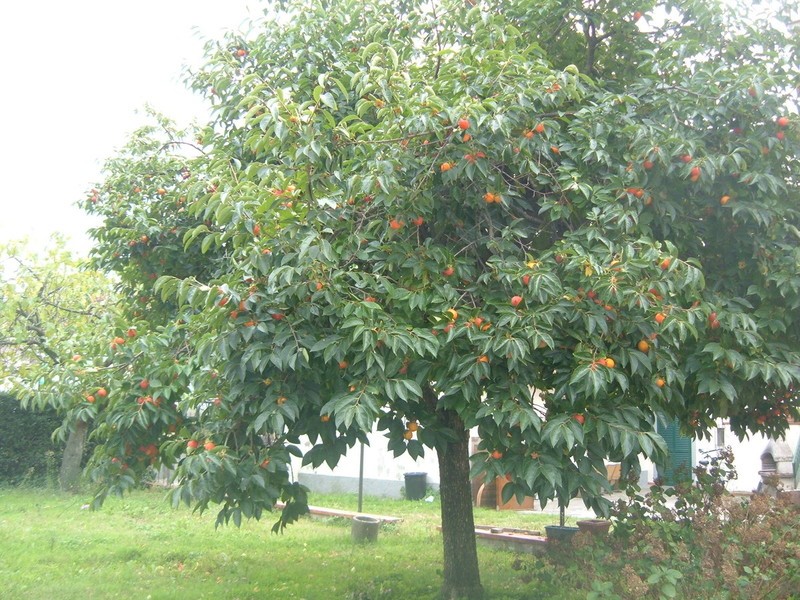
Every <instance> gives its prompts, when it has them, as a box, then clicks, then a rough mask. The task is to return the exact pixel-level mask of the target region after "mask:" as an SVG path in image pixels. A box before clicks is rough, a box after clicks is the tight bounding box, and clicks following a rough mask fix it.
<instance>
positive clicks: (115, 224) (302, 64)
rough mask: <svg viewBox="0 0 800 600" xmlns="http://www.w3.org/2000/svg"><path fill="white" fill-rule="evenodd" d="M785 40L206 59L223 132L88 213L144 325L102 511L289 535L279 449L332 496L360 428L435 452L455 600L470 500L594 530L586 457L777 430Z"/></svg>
mask: <svg viewBox="0 0 800 600" xmlns="http://www.w3.org/2000/svg"><path fill="white" fill-rule="evenodd" d="M781 10H782V12H776V13H775V14H772V15H768V16H765V17H763V18H756V17H753V16H752V15H748V14H746V13H745V14H740V13H741V10H737V9H736V8H723V7H722V6H721V5H716V4H714V3H708V2H691V1H687V2H677V3H664V4H661V3H659V4H657V3H654V2H647V3H645V4H644V5H642V4H640V5H634V4H633V3H628V2H622V1H621V2H591V3H580V2H567V3H563V2H530V1H523V0H511V1H503V2H491V1H479V2H471V1H470V2H432V3H427V2H425V3H423V2H412V1H408V2H399V3H398V2H389V1H378V0H372V1H368V2H363V1H360V2H351V1H346V0H345V1H337V2H325V1H321V0H318V1H306V2H287V3H282V8H281V9H280V10H279V9H277V8H276V9H275V10H274V11H270V12H269V13H268V15H267V16H266V17H265V19H264V21H263V22H262V23H261V24H260V25H259V26H258V28H256V29H254V30H253V31H252V32H251V33H250V34H248V35H241V36H240V35H233V34H232V35H229V36H228V37H226V38H225V39H224V40H222V41H220V42H217V43H211V44H209V46H208V48H207V50H208V62H207V64H206V65H205V66H204V67H202V68H201V69H199V70H198V71H197V72H195V73H192V74H191V85H192V86H193V87H194V88H195V89H196V90H197V91H198V92H199V93H201V94H204V95H205V96H206V97H207V98H208V99H209V101H210V103H211V104H212V106H213V111H214V112H213V114H214V117H213V119H212V121H211V122H210V123H209V124H208V125H207V126H206V127H204V128H199V129H198V130H197V131H195V132H191V133H188V134H187V133H181V132H176V131H174V129H173V128H172V126H171V125H170V124H169V123H168V122H167V121H165V120H162V121H161V122H160V124H159V128H156V129H151V130H148V131H144V132H141V133H140V134H139V135H138V136H137V137H136V138H135V139H134V140H133V141H132V143H131V145H130V146H129V147H128V148H126V149H125V151H123V153H122V154H121V155H120V156H119V157H117V158H115V159H114V160H112V161H110V162H109V164H108V168H107V179H106V181H105V182H103V183H102V184H101V185H99V186H98V187H97V189H98V192H97V194H96V195H95V196H92V197H91V198H89V199H88V200H87V202H86V206H87V208H88V209H89V210H90V212H93V213H95V214H100V215H102V216H103V217H104V218H105V219H106V221H105V225H103V226H102V227H100V228H99V229H97V230H96V231H95V232H94V235H95V238H96V240H97V242H98V245H97V248H96V260H97V262H98V265H100V266H101V267H103V268H106V269H111V270H114V271H116V272H118V273H120V274H121V279H122V284H123V285H124V286H127V288H128V292H129V295H130V296H132V297H134V298H139V299H142V298H144V300H142V301H141V302H139V306H135V305H134V306H131V307H129V309H130V311H131V312H130V319H132V320H134V319H140V320H141V321H143V322H144V323H147V327H148V334H147V335H143V336H142V337H137V342H136V344H126V345H125V346H124V347H123V348H118V349H117V353H116V354H115V357H114V358H112V362H113V361H115V360H116V361H122V362H123V363H124V364H125V365H126V367H125V368H126V369H127V372H128V373H129V376H128V377H126V378H124V379H121V380H120V381H119V382H118V384H117V385H118V389H117V390H115V394H114V397H115V398H116V400H115V401H113V402H109V403H107V404H106V405H105V406H104V407H103V410H102V416H101V419H102V421H101V423H100V425H99V426H98V436H99V438H100V440H99V441H101V442H102V444H101V446H100V447H99V448H98V450H97V452H96V453H95V463H94V467H93V472H94V475H95V477H96V478H97V479H98V480H99V481H101V482H103V485H104V487H103V492H102V493H101V494H100V496H99V498H98V499H99V500H102V497H103V494H104V493H106V492H107V491H109V490H111V491H116V492H119V491H123V490H124V489H126V488H127V487H130V486H131V485H133V484H134V483H135V481H136V479H137V478H138V477H140V476H141V474H142V473H143V472H145V471H146V469H147V468H148V467H149V466H150V465H151V464H165V465H169V466H171V467H173V468H174V469H175V472H176V479H175V481H176V488H175V490H174V498H175V501H176V502H180V501H186V502H188V503H194V504H196V505H197V506H199V507H200V508H201V509H205V508H206V507H207V506H209V505H210V504H212V503H215V504H220V505H221V510H220V512H219V516H218V522H227V521H228V520H229V519H233V521H234V522H235V523H239V522H240V520H241V518H242V517H246V518H249V517H256V518H258V517H260V516H261V515H262V513H263V511H264V510H272V507H273V506H274V504H275V501H276V500H278V499H279V498H283V499H284V500H285V501H286V509H284V511H283V512H282V514H281V517H280V520H279V521H278V523H277V524H276V529H281V528H282V527H283V526H285V525H286V524H287V523H290V522H291V521H292V520H294V519H295V518H296V517H297V516H298V515H299V514H301V513H302V512H303V511H304V510H305V508H306V490H304V489H303V488H302V487H301V486H299V485H298V484H297V483H296V482H294V481H292V478H291V477H290V475H289V472H290V471H289V464H290V458H291V457H292V456H300V455H301V451H300V450H299V446H298V442H299V441H300V439H301V437H303V436H307V437H308V439H310V441H311V442H312V444H313V447H312V449H311V450H310V451H308V452H307V453H306V454H305V455H304V456H302V460H303V462H304V463H306V464H311V465H315V466H316V465H320V464H322V463H327V464H329V465H330V466H335V465H336V463H337V460H338V459H339V457H341V456H342V455H343V453H344V452H346V450H347V449H348V448H349V447H351V446H352V445H353V444H354V443H355V442H356V441H358V440H362V441H366V439H367V437H366V436H367V433H368V432H370V431H371V430H373V429H376V430H378V431H380V432H384V433H385V435H386V436H387V437H388V439H389V448H390V449H391V450H392V451H394V452H395V453H396V454H398V455H399V454H402V453H403V452H408V453H409V454H410V455H412V456H419V455H421V454H422V453H423V452H424V451H425V449H426V448H428V449H431V450H433V451H435V452H437V455H438V458H439V467H440V479H441V496H442V524H443V530H442V538H443V546H444V570H443V580H444V581H443V588H442V589H443V596H444V597H446V598H456V597H462V596H463V597H469V598H477V597H480V596H481V595H482V593H483V592H482V586H481V583H480V578H479V570H478V564H477V554H476V551H475V539H474V531H473V522H472V506H471V496H470V486H469V480H470V475H476V474H478V473H484V474H485V475H486V476H487V477H495V476H503V477H507V478H508V479H509V483H508V485H506V486H505V487H504V494H506V495H507V496H510V495H512V494H518V495H525V494H531V495H536V496H538V498H539V499H540V501H541V502H542V503H545V502H547V501H548V500H552V499H556V500H558V501H559V502H561V503H564V502H566V501H568V500H569V499H570V498H572V497H575V496H576V495H581V496H582V497H583V498H584V500H585V501H586V503H587V505H589V506H591V507H593V508H594V509H595V510H597V511H598V512H599V513H604V512H605V511H606V510H607V501H606V500H605V499H604V498H603V497H602V496H601V493H602V492H603V491H604V490H605V489H607V486H608V484H607V481H606V470H605V461H606V460H614V461H621V462H623V463H624V464H625V465H626V466H627V467H629V468H636V465H638V458H639V456H641V455H645V456H648V457H650V458H653V459H655V460H662V459H663V456H664V449H665V446H664V444H663V441H662V440H661V438H660V437H659V436H658V434H657V433H656V431H655V425H656V421H657V419H658V418H666V419H678V420H679V421H680V422H681V423H682V426H683V428H684V430H685V431H686V432H687V433H691V434H693V435H697V436H703V435H707V432H708V431H709V429H710V428H711V427H714V426H715V423H716V420H717V419H720V418H724V419H728V420H729V422H730V424H731V427H732V428H733V430H734V431H735V432H736V433H737V434H739V435H742V436H744V435H747V434H748V433H749V432H765V433H767V434H769V435H780V434H782V432H783V431H785V429H786V427H787V419H788V418H789V417H791V416H793V417H794V418H797V417H798V416H800V415H798V399H797V395H796V393H795V390H796V387H797V385H798V383H800V367H798V365H800V353H799V352H798V350H800V348H798V339H800V336H799V335H798V334H800V326H799V325H798V306H799V305H800V294H799V292H800V276H799V275H798V268H797V267H798V261H799V260H800V253H799V252H800V251H798V238H800V230H798V225H800V214H798V199H799V198H798V188H797V185H798V178H797V150H798V129H797V116H796V104H795V94H796V92H795V87H796V85H797V81H796V73H797V72H798V64H797V63H798V54H797V46H796V41H795V38H793V37H792V36H793V31H792V27H794V25H793V24H792V23H791V18H792V15H791V14H790V10H789V8H787V7H782V9H781ZM640 12H645V13H646V14H645V15H644V16H642V15H641V14H640ZM744 17H748V18H747V19H745V18H744ZM145 383H146V385H143V384H145ZM473 428H477V430H478V432H479V434H480V438H481V447H480V450H479V452H478V453H477V454H476V455H474V456H472V457H471V465H470V460H469V457H468V439H469V438H468V436H469V431H470V430H471V429H473Z"/></svg>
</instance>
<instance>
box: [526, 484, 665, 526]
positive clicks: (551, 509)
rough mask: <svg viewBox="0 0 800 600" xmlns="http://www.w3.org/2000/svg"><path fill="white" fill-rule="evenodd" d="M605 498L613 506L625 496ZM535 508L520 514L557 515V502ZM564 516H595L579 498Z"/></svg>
mask: <svg viewBox="0 0 800 600" xmlns="http://www.w3.org/2000/svg"><path fill="white" fill-rule="evenodd" d="M647 492H648V487H643V488H642V491H641V492H640V494H641V495H642V496H646V495H647ZM606 498H608V499H609V500H610V501H611V503H612V504H614V503H616V501H617V500H625V499H626V498H627V495H626V494H625V492H613V493H611V494H607V495H606ZM674 502H675V499H674V498H670V499H669V500H668V501H667V504H668V505H669V506H672V504H674ZM536 507H537V508H535V509H534V510H531V511H522V512H528V513H530V514H545V515H557V514H559V510H558V502H555V501H550V502H548V503H547V506H546V507H545V508H541V506H539V501H538V500H537V501H536ZM566 515H567V516H568V517H573V518H576V519H592V518H594V517H595V516H596V515H595V514H594V511H593V510H592V509H590V508H586V505H585V504H584V503H583V500H581V499H580V498H573V499H572V501H571V502H570V503H569V506H567V510H566Z"/></svg>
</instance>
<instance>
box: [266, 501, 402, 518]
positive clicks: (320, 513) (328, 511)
mask: <svg viewBox="0 0 800 600" xmlns="http://www.w3.org/2000/svg"><path fill="white" fill-rule="evenodd" d="M283 507H284V503H283V502H278V503H277V504H275V508H278V509H282V508H283ZM308 512H310V513H311V514H312V515H314V516H317V517H341V518H343V519H352V518H353V517H355V516H356V515H361V516H363V517H372V518H373V519H379V520H380V521H381V522H382V523H399V522H400V521H402V520H403V519H401V518H400V517H390V516H387V515H373V514H370V513H360V512H357V511H354V510H342V509H339V508H325V507H324V506H312V505H310V504H309V505H308Z"/></svg>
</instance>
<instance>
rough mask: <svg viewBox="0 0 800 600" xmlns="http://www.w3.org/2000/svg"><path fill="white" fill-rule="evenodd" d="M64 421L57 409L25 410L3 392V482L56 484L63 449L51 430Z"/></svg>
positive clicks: (0, 457)
mask: <svg viewBox="0 0 800 600" xmlns="http://www.w3.org/2000/svg"><path fill="white" fill-rule="evenodd" d="M60 425H61V419H60V418H59V417H58V415H56V413H55V411H52V410H46V411H44V412H32V411H29V410H25V409H24V408H22V406H21V405H20V403H19V402H18V401H17V400H16V399H15V398H12V397H11V396H6V395H3V394H0V484H3V485H19V484H34V485H42V484H48V485H55V480H56V477H57V471H58V465H59V464H60V462H61V453H62V449H61V448H60V447H59V446H58V445H56V444H54V443H53V441H52V438H51V434H52V433H53V431H54V430H55V429H56V428H57V427H59V426H60Z"/></svg>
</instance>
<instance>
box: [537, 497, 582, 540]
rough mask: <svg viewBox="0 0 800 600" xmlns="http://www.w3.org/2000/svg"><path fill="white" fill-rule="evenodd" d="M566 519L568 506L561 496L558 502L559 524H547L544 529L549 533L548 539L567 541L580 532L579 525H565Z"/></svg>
mask: <svg viewBox="0 0 800 600" xmlns="http://www.w3.org/2000/svg"><path fill="white" fill-rule="evenodd" d="M565 521H566V506H565V503H564V502H562V501H561V499H560V498H559V502H558V525H545V526H544V530H545V533H546V534H547V539H549V540H554V541H558V542H566V541H569V540H570V539H572V536H573V535H575V534H576V533H578V531H579V529H578V528H577V527H572V526H569V525H565Z"/></svg>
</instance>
